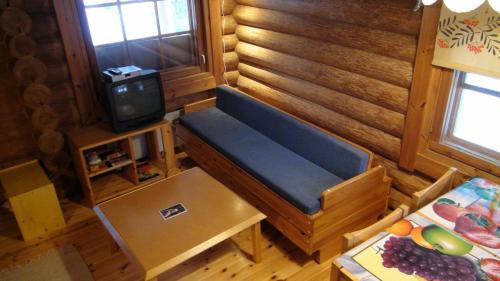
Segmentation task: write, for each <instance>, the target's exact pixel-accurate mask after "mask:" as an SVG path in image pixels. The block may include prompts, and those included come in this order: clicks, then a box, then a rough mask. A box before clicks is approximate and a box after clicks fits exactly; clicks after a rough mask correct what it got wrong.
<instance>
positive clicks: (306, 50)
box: [236, 25, 413, 88]
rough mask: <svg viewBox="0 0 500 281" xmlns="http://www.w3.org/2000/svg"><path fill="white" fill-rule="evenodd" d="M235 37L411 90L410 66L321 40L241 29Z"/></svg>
mask: <svg viewBox="0 0 500 281" xmlns="http://www.w3.org/2000/svg"><path fill="white" fill-rule="evenodd" d="M236 35H237V37H238V39H239V40H241V41H242V42H247V43H250V44H254V45H257V46H261V47H264V48H267V49H272V50H275V51H279V52H283V53H287V54H290V55H294V56H297V57H301V58H304V59H308V60H312V61H316V62H319V63H324V64H328V65H331V66H335V67H338V68H340V69H343V70H347V71H350V72H353V73H358V74H361V75H364V76H367V77H371V78H375V79H377V80H381V81H385V82H388V83H391V84H394V85H398V86H401V87H404V88H410V86H411V81H412V76H413V65H412V64H411V63H409V62H406V61H401V60H397V59H393V58H389V57H386V56H381V55H377V54H373V53H370V52H366V51H362V50H357V49H353V48H348V47H343V46H339V45H335V44H331V43H327V42H324V41H322V40H313V39H309V38H306V37H301V36H294V35H290V34H285V33H279V32H274V31H269V30H265V29H261V28H255V27H250V26H245V25H238V27H237V28H236Z"/></svg>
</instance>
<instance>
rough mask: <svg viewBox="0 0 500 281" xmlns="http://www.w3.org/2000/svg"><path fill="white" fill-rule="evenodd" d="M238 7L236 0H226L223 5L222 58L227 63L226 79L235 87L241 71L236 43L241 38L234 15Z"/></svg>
mask: <svg viewBox="0 0 500 281" xmlns="http://www.w3.org/2000/svg"><path fill="white" fill-rule="evenodd" d="M235 7H236V0H224V2H223V7H222V24H223V26H222V40H223V46H224V54H223V56H222V60H223V62H224V65H225V72H224V80H225V82H226V83H228V84H229V85H230V86H233V87H235V86H236V85H237V82H238V77H239V76H240V73H239V71H238V63H239V57H238V54H237V53H236V51H235V49H236V45H237V44H238V42H239V40H238V37H237V36H236V27H237V25H238V23H237V22H236V20H235V18H234V17H233V15H232V14H233V10H234V8H235Z"/></svg>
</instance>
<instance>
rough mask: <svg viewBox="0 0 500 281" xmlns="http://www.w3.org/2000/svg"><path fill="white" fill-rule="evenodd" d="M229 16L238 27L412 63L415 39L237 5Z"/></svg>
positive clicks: (314, 18) (408, 36)
mask: <svg viewBox="0 0 500 281" xmlns="http://www.w3.org/2000/svg"><path fill="white" fill-rule="evenodd" d="M233 16H234V18H235V19H236V21H237V22H238V24H243V25H249V26H254V27H259V28H264V29H269V30H273V31H278V32H282V33H289V34H294V35H300V36H304V37H308V38H312V39H318V40H323V41H327V42H331V43H334V44H337V45H342V46H346V47H351V48H355V49H360V50H364V51H367V52H372V53H376V54H380V55H384V56H388V57H392V58H396V59H400V60H404V61H408V62H413V61H414V60H415V52H416V47H417V39H416V38H415V36H410V35H404V34H398V33H391V32H387V31H381V30H377V29H373V28H368V27H361V26H355V25H351V24H345V23H341V22H337V21H331V20H325V19H321V18H316V17H301V16H298V15H294V14H288V13H283V12H278V11H272V10H267V9H259V8H253V7H249V6H241V5H238V6H236V8H235V9H234V11H233Z"/></svg>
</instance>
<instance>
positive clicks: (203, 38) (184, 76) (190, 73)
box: [53, 0, 224, 125]
mask: <svg viewBox="0 0 500 281" xmlns="http://www.w3.org/2000/svg"><path fill="white" fill-rule="evenodd" d="M196 1H197V2H196V3H197V5H199V7H197V9H195V11H196V14H197V17H198V18H199V19H200V20H201V21H200V26H201V27H202V30H203V31H204V33H203V34H201V33H200V32H198V44H199V46H200V47H202V48H203V49H204V52H203V53H205V55H206V57H205V62H206V63H205V68H204V69H202V70H203V71H198V68H197V67H194V68H193V67H186V68H183V69H173V70H171V71H167V72H165V71H164V72H162V73H161V77H162V82H163V89H164V95H165V101H166V102H167V104H168V103H172V104H174V103H175V102H174V101H175V100H176V99H177V98H180V97H183V98H184V97H186V99H187V98H188V97H191V95H193V96H194V94H197V93H203V92H206V91H209V90H212V89H214V88H215V86H216V85H217V84H221V83H222V81H223V79H222V76H223V73H224V69H223V66H222V65H223V64H222V28H221V9H220V1H219V0H196ZM53 6H54V11H55V14H56V17H57V21H58V25H59V31H60V34H61V38H62V41H63V45H64V49H65V51H66V58H67V63H68V67H69V70H70V75H71V77H72V83H73V88H74V89H75V92H76V93H77V96H76V98H77V100H78V109H79V111H80V113H81V114H82V125H86V124H91V123H94V122H95V121H96V120H97V119H98V118H97V110H96V108H98V105H97V93H98V92H99V85H100V82H99V81H100V73H99V71H98V68H97V64H96V60H95V57H94V58H93V56H95V52H94V49H93V46H92V49H91V51H89V49H88V44H87V42H89V40H85V37H86V36H89V37H88V38H90V32H89V29H88V28H83V27H84V26H85V27H86V26H88V25H87V22H86V17H85V16H84V17H82V16H81V12H83V13H84V11H82V9H81V8H82V6H83V2H82V1H81V0H77V1H65V0H53ZM90 42H91V41H90ZM199 59H202V58H201V56H200V57H199ZM188 100H189V99H188ZM175 104H177V103H175ZM181 106H182V104H179V105H178V106H176V108H173V109H172V110H176V109H180V107H181Z"/></svg>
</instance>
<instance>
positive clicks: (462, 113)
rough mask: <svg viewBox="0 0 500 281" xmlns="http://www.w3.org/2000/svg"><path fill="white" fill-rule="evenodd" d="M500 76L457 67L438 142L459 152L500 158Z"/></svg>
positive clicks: (496, 160)
mask: <svg viewBox="0 0 500 281" xmlns="http://www.w3.org/2000/svg"><path fill="white" fill-rule="evenodd" d="M499 123H500V79H497V78H492V77H488V76H483V75H479V74H474V73H465V72H459V71H456V72H455V74H454V77H453V82H452V87H451V92H450V95H449V98H448V105H447V108H446V112H445V118H444V122H443V124H442V133H441V139H440V142H441V143H442V144H444V145H446V146H449V147H452V148H454V149H456V150H458V151H460V152H461V153H466V154H469V155H472V156H474V157H477V158H480V159H483V160H486V161H489V162H493V163H499V162H500V125H499Z"/></svg>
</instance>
